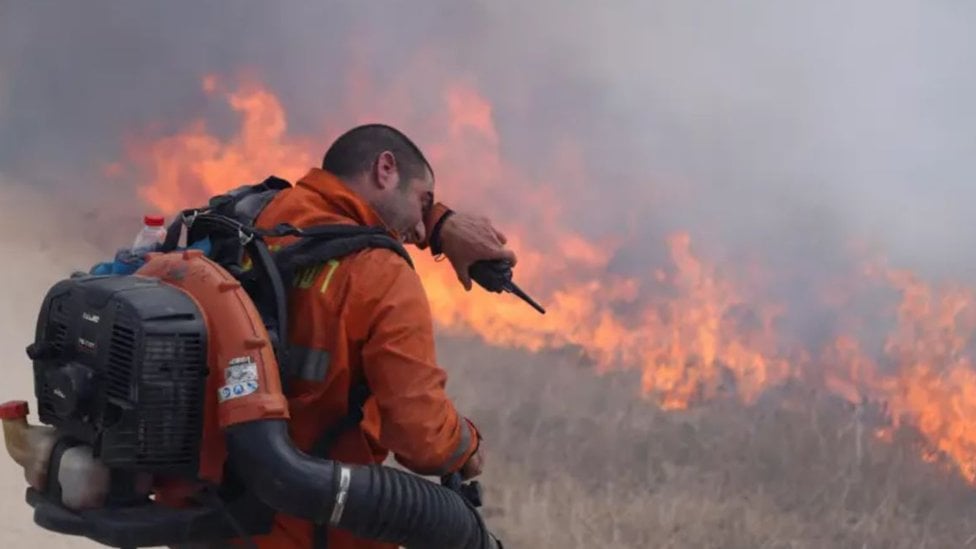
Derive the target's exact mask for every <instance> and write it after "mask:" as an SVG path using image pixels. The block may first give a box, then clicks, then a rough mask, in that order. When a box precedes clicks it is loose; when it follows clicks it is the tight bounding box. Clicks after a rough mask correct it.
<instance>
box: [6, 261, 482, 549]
mask: <svg viewBox="0 0 976 549" xmlns="http://www.w3.org/2000/svg"><path fill="white" fill-rule="evenodd" d="M273 347H274V346H273V345H272V341H271V339H270V338H269V333H268V331H267V329H266V327H265V325H264V324H263V323H262V319H261V316H260V315H259V313H258V311H257V308H256V306H255V305H254V304H253V302H252V301H251V300H250V299H249V296H248V294H247V293H246V292H245V291H244V289H243V288H242V286H241V283H240V282H239V281H238V280H237V279H235V278H234V277H233V276H231V274H229V273H228V271H226V270H225V269H223V268H221V267H220V266H219V265H218V264H216V263H215V262H213V261H211V260H210V259H209V258H208V257H206V256H205V255H204V254H203V253H202V252H200V251H198V250H188V251H179V252H170V253H164V254H160V253H156V254H150V256H149V257H148V259H147V262H146V263H145V265H144V266H143V267H142V268H141V269H140V270H139V271H138V272H137V273H136V274H135V275H124V276H93V275H88V274H78V275H76V276H73V277H71V278H69V279H65V280H62V281H61V282H59V283H57V284H55V285H54V286H53V287H52V288H51V289H50V290H49V292H48V293H47V295H46V297H45V299H44V301H43V304H42V307H41V310H40V314H39V317H38V321H37V330H36V338H35V341H34V343H33V344H31V345H30V346H29V348H28V355H29V356H30V358H31V359H32V360H33V368H34V386H35V396H36V399H37V412H38V417H39V419H40V421H41V422H42V423H43V424H46V425H30V424H28V422H27V420H26V417H27V414H28V406H27V403H26V402H25V401H13V402H8V403H6V404H3V405H0V419H2V421H3V429H4V437H5V442H6V447H7V450H8V453H9V454H10V455H11V457H12V458H13V459H14V460H15V461H17V462H18V463H19V464H20V465H21V466H22V467H23V468H24V471H25V476H26V479H27V481H28V483H29V485H30V486H29V488H28V489H27V501H28V503H29V504H30V505H32V506H33V507H34V521H35V522H36V523H37V524H38V525H40V526H42V527H43V528H46V529H48V530H53V531H56V532H61V533H64V534H70V535H78V536H84V537H87V538H90V539H92V540H94V541H97V542H100V543H102V544H105V545H108V546H112V547H122V548H127V547H149V546H160V545H162V546H166V545H178V544H181V543H192V542H206V541H216V540H222V539H229V538H238V539H239V538H244V539H248V538H250V537H251V536H255V535H260V534H262V533H266V532H269V531H270V529H271V526H272V524H273V518H274V516H275V514H276V513H278V512H283V513H288V514H292V515H295V516H300V517H302V518H306V519H308V520H311V521H313V522H315V523H317V524H328V525H329V526H331V527H335V528H341V529H346V530H348V531H350V532H352V533H353V534H355V535H357V536H359V537H362V538H366V539H375V540H381V541H387V542H393V543H399V544H401V545H404V546H406V547H443V548H458V549H462V548H471V549H489V548H492V549H493V548H496V547H499V546H500V544H498V543H497V541H496V540H494V538H493V537H492V536H491V535H490V533H488V530H487V528H486V527H485V525H484V523H483V522H482V520H481V517H480V515H479V514H478V513H477V511H476V510H475V509H474V508H473V507H472V505H471V504H470V502H468V501H466V500H465V499H464V498H462V497H461V496H460V495H459V494H458V492H456V491H452V490H450V489H448V488H445V487H443V486H440V485H437V484H435V483H433V482H430V481H428V480H426V479H423V478H421V477H416V476H413V475H410V474H408V473H405V472H402V471H397V470H394V469H391V468H387V467H383V466H378V465H370V466H359V465H346V464H341V463H338V462H335V461H332V460H328V459H318V458H313V457H311V456H309V455H307V454H305V453H303V452H301V451H299V450H298V449H296V448H295V446H294V444H293V443H292V442H291V440H290V438H289V437H288V429H287V401H286V399H285V397H284V395H283V394H282V392H281V383H280V379H279V377H278V376H279V374H278V368H277V362H276V359H275V354H274V349H273ZM244 404H247V406H244ZM248 410H250V412H249V411H248ZM254 410H257V411H258V412H259V415H254V413H255V412H253V411H254Z"/></svg>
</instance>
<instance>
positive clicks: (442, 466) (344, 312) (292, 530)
mask: <svg viewBox="0 0 976 549" xmlns="http://www.w3.org/2000/svg"><path fill="white" fill-rule="evenodd" d="M432 210H433V211H432V212H430V214H429V215H428V216H427V217H428V219H427V220H425V223H426V225H427V228H428V231H427V234H428V235H429V234H430V228H431V227H433V225H434V224H435V223H436V221H437V220H438V219H439V217H440V216H441V215H443V213H444V212H445V211H446V210H447V209H446V207H444V206H443V205H440V204H438V205H437V206H435V208H432ZM284 222H287V223H290V224H292V225H294V226H296V227H300V228H301V227H309V226H314V225H322V224H327V223H355V224H360V225H373V226H383V223H382V220H381V219H380V217H379V215H378V214H377V213H376V212H375V211H374V210H373V209H372V208H370V207H369V206H368V205H367V204H366V203H365V202H364V201H363V200H362V199H361V198H359V197H358V195H356V194H355V193H354V192H353V191H352V190H350V189H349V188H348V187H346V186H345V185H344V184H343V183H342V182H341V181H340V180H339V179H338V178H337V177H335V176H333V175H332V174H329V173H328V172H325V171H323V170H320V169H312V170H311V171H310V172H309V173H308V174H307V175H306V176H305V177H303V178H302V179H301V180H299V181H298V182H297V183H296V184H295V186H294V187H293V188H292V189H286V190H283V191H281V192H280V193H279V194H278V195H277V196H276V197H275V198H274V200H273V201H272V202H271V203H270V204H269V205H268V206H267V207H266V208H265V210H264V211H263V212H262V213H261V215H260V216H259V218H258V220H257V225H258V226H259V227H261V228H271V227H273V226H275V225H277V224H278V223H284ZM392 234H393V233H392V232H391V235H392ZM394 236H395V235H394ZM292 238H293V237H282V238H280V239H271V240H269V244H270V245H271V246H272V247H274V246H275V245H283V244H286V243H288V242H289V241H290V239H292ZM426 244H427V243H423V244H421V247H422V248H425V247H426ZM289 330H290V332H289V333H290V339H291V354H292V355H293V358H294V355H297V356H298V357H300V358H299V359H298V363H299V364H300V367H299V368H298V371H299V372H300V373H299V377H298V378H297V379H296V378H292V381H291V384H290V387H289V389H288V394H287V396H288V402H289V413H290V416H291V419H290V429H291V436H292V438H293V440H294V441H295V444H296V445H297V446H298V447H299V448H300V449H302V450H303V451H306V452H307V451H309V450H310V448H311V447H312V445H313V443H314V442H315V441H316V439H317V438H318V437H319V435H321V434H322V433H323V432H324V431H325V430H326V429H327V428H328V427H329V426H331V425H333V424H334V423H335V422H337V421H338V420H339V419H340V418H341V417H342V416H343V415H345V414H346V412H347V406H348V403H347V400H348V396H349V389H350V386H351V384H352V383H353V382H355V381H365V382H366V383H367V385H368V386H369V388H370V390H371V393H372V396H371V397H370V398H369V400H367V403H366V406H365V407H364V419H363V421H362V422H361V423H360V425H359V427H358V428H353V429H349V430H348V431H347V432H346V433H345V434H344V435H343V436H341V437H340V438H339V439H338V441H337V442H336V445H335V446H334V449H333V451H332V453H331V455H330V457H331V458H333V459H337V460H340V461H343V462H348V463H358V464H369V463H382V462H383V461H384V460H385V459H386V458H387V456H388V454H389V453H391V452H392V454H393V455H394V457H395V458H396V460H397V461H398V462H399V463H400V464H402V465H403V466H405V467H407V468H408V469H410V470H412V471H414V472H416V473H419V474H422V475H443V474H447V473H451V472H455V471H457V470H458V469H460V468H461V466H462V465H463V464H464V463H465V462H466V461H467V460H468V459H469V458H470V457H471V455H472V454H473V453H474V452H475V451H476V449H477V447H478V441H479V438H480V437H479V434H478V431H477V430H476V428H475V426H474V425H473V424H472V423H471V422H470V421H468V420H467V419H465V418H464V417H462V416H461V415H460V414H459V413H458V412H457V410H456V409H455V407H454V405H453V404H452V402H451V400H450V399H449V398H448V397H447V395H446V394H445V390H444V386H445V382H446V377H447V376H446V373H445V372H444V370H443V369H441V368H440V367H439V366H438V365H437V362H436V357H435V349H434V334H433V322H432V317H431V311H430V306H429V304H428V302H427V296H426V293H425V291H424V288H423V286H422V285H421V281H420V278H419V276H418V275H417V273H416V272H415V271H414V270H413V269H411V267H410V266H409V265H408V264H407V262H406V261H404V259H403V258H402V257H400V256H398V255H397V254H396V253H395V252H393V251H391V250H386V249H367V250H364V251H361V252H357V253H355V254H352V255H350V256H347V257H345V258H341V259H339V260H335V261H331V262H329V263H328V264H325V265H321V266H318V267H316V268H314V269H312V270H310V271H308V272H304V273H299V275H298V276H296V277H295V283H294V287H293V288H292V289H291V290H290V301H289ZM294 362H295V361H294V360H293V363H294ZM255 541H256V542H257V543H258V546H259V547H260V548H261V549H284V548H290V549H296V548H298V549H301V548H310V547H312V524H311V523H310V522H308V521H305V520H302V519H299V518H296V517H291V516H284V515H279V516H278V517H277V518H276V521H275V525H274V529H273V531H272V532H271V533H270V534H269V535H267V536H262V537H260V538H256V539H255ZM328 546H329V549H351V548H357V549H359V548H361V549H367V548H369V549H386V548H390V549H394V548H395V547H396V546H395V545H389V544H383V543H376V542H370V541H367V540H360V539H357V538H354V537H353V536H352V535H350V534H348V533H346V532H343V531H338V530H331V531H330V532H329V544H328Z"/></svg>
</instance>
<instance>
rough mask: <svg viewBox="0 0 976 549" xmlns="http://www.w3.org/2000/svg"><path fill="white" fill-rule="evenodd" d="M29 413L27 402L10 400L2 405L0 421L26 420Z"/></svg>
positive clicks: (0, 407) (0, 406)
mask: <svg viewBox="0 0 976 549" xmlns="http://www.w3.org/2000/svg"><path fill="white" fill-rule="evenodd" d="M29 411H30V408H29V407H28V406H27V401H26V400H10V401H7V402H4V403H3V404H0V419H21V418H25V417H27V414H28V413H29Z"/></svg>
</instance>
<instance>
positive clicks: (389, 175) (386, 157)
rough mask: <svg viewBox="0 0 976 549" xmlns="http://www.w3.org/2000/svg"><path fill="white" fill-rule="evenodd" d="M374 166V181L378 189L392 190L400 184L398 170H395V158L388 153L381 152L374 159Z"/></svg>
mask: <svg viewBox="0 0 976 549" xmlns="http://www.w3.org/2000/svg"><path fill="white" fill-rule="evenodd" d="M373 166H374V168H373V169H374V172H375V173H374V181H375V182H376V186H377V187H379V188H380V189H383V190H386V189H392V188H395V187H396V186H397V185H399V184H400V170H399V169H398V168H397V161H396V157H395V156H394V155H393V153H392V152H390V151H383V152H381V153H380V155H379V156H377V157H376V162H375V163H374V164H373Z"/></svg>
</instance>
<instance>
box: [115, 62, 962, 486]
mask: <svg viewBox="0 0 976 549" xmlns="http://www.w3.org/2000/svg"><path fill="white" fill-rule="evenodd" d="M350 82H351V83H350V84H349V89H350V90H352V91H353V92H355V94H354V96H353V99H352V102H353V103H357V104H358V103H360V102H363V95H364V94H366V93H368V90H369V86H368V85H367V84H368V82H366V80H365V78H364V77H362V76H359V77H358V78H353V79H351V80H350ZM202 86H203V90H204V91H205V92H206V93H208V94H211V95H217V94H222V93H226V96H225V97H226V100H227V102H228V104H229V105H230V107H231V109H233V110H234V111H235V112H236V113H237V114H238V115H239V116H240V119H241V128H240V132H238V133H237V134H235V135H233V136H232V137H230V138H227V139H221V138H219V137H217V136H215V135H214V133H212V132H211V131H210V130H209V129H208V128H207V125H206V124H205V122H204V121H203V120H196V121H193V122H191V123H189V124H188V125H187V126H186V127H184V128H183V130H182V131H180V132H179V133H177V134H175V135H169V136H164V137H162V138H159V139H155V140H153V141H151V142H149V143H148V144H137V145H134V146H132V147H130V150H129V153H130V159H129V161H130V163H134V164H135V165H137V166H140V167H142V168H144V169H147V170H148V171H149V173H150V177H149V184H148V185H146V186H145V187H143V188H142V189H141V195H142V197H143V198H144V199H145V200H146V201H147V202H148V203H149V204H152V205H153V206H155V207H157V208H160V209H162V210H163V211H165V212H167V213H173V212H175V211H177V210H178V209H180V208H183V207H185V206H187V205H193V204H197V203H200V202H202V201H204V200H206V198H207V197H209V196H210V195H212V194H216V193H219V192H222V191H225V190H227V189H229V188H232V187H235V186H238V185H241V184H244V183H247V182H254V181H258V180H260V179H262V178H263V177H265V176H266V175H268V174H270V173H275V174H277V175H280V176H282V177H285V178H288V179H291V180H294V179H295V178H297V177H299V176H300V175H302V173H304V171H305V170H307V168H308V167H309V166H312V165H315V164H316V163H315V162H314V161H313V159H312V157H311V156H310V151H317V150H318V149H317V147H318V148H321V146H322V143H319V144H318V145H317V146H315V145H310V144H308V143H304V142H302V141H300V140H297V139H295V138H293V137H291V136H289V135H288V134H287V123H286V117H285V112H284V109H283V108H282V105H281V104H280V102H279V101H278V99H277V97H276V96H275V95H274V94H272V93H271V92H269V91H268V90H266V89H264V88H263V87H262V86H260V85H257V84H255V83H245V84H244V85H243V86H241V87H240V88H238V89H236V90H232V91H229V92H223V91H222V83H221V81H220V79H219V78H217V77H216V76H207V77H205V78H204V80H203V83H202ZM221 97H224V96H223V95H222V96H221ZM442 99H443V104H444V105H445V111H444V112H443V113H439V114H435V115H434V116H431V117H424V118H423V120H424V121H423V122H422V124H421V125H422V126H423V127H424V128H425V129H426V130H428V132H429V133H431V134H433V135H441V136H443V140H441V141H438V142H435V143H433V144H428V145H426V146H425V147H424V148H425V149H427V150H428V151H429V153H428V155H429V156H430V158H431V160H432V162H433V164H434V166H435V171H436V172H438V180H439V181H463V185H461V186H463V191H464V195H463V196H457V197H452V196H450V193H451V192H452V187H450V186H448V187H447V188H446V189H442V192H441V193H440V194H441V197H442V199H443V200H444V201H445V202H448V203H450V204H453V205H458V204H459V203H460V204H464V205H467V204H502V203H503V201H504V200H508V199H510V197H511V196H513V195H514V194H515V191H513V190H512V188H511V186H513V185H517V196H518V204H519V209H520V210H523V211H531V212H532V219H531V220H528V221H526V220H519V219H514V218H513V216H511V215H510V212H509V211H508V210H503V209H499V210H498V216H499V217H502V218H503V219H504V223H500V224H501V225H503V226H504V227H505V229H506V231H505V232H506V233H507V234H508V236H509V245H510V246H511V247H512V248H513V249H515V250H517V251H518V253H519V266H518V268H517V277H518V278H519V282H520V284H521V285H522V286H523V287H525V288H527V289H529V290H530V293H538V294H539V295H537V297H539V298H540V300H541V301H543V302H544V303H545V304H546V305H547V308H548V311H549V312H548V314H547V315H545V316H539V315H538V314H537V313H536V312H535V311H533V310H532V309H530V308H529V307H527V306H526V305H525V304H524V303H522V302H521V301H518V300H516V299H514V298H500V297H498V296H496V295H489V294H487V293H486V292H483V291H481V290H480V289H476V290H475V291H473V292H471V293H469V294H466V293H465V292H464V290H463V289H462V288H461V286H460V284H458V282H457V281H456V279H455V276H454V273H453V271H452V270H451V269H450V268H449V267H448V266H446V265H434V260H433V259H431V258H430V257H429V256H428V255H427V254H417V255H418V257H417V258H416V260H417V263H418V270H419V271H420V272H421V274H422V276H423V281H424V285H425V288H426V289H427V292H428V297H429V301H430V304H431V308H432V312H433V315H434V318H435V319H436V321H437V322H438V324H439V325H440V326H441V327H443V328H445V329H448V330H465V331H472V332H474V333H476V334H478V335H480V336H481V337H482V338H483V339H484V340H485V341H486V342H488V343H491V344H495V345H505V346H517V347H520V348H524V349H527V350H530V351H538V350H541V349H545V348H554V347H563V346H576V347H579V348H580V349H582V350H583V351H584V352H585V353H586V354H587V356H588V357H590V358H591V359H592V360H593V361H594V362H595V363H596V365H597V367H598V369H599V370H600V371H605V370H608V369H611V368H614V367H619V366H625V367H636V368H640V369H641V371H642V390H643V393H644V394H645V395H648V396H652V397H654V398H656V399H657V400H658V402H659V404H660V406H662V407H663V408H665V409H682V408H687V407H688V406H691V405H692V404H694V403H695V402H697V401H702V400H707V399H710V398H716V397H719V396H721V395H731V396H733V397H735V398H737V399H739V400H741V401H742V402H746V403H750V402H753V401H755V399H756V398H757V397H758V396H759V395H761V394H762V392H763V391H764V390H766V389H768V388H770V387H773V386H776V385H778V384H780V383H783V382H784V381H787V380H788V379H790V378H793V377H797V376H800V375H801V374H800V371H799V370H801V369H802V367H803V366H804V362H805V361H807V360H809V359H808V358H803V357H809V356H811V355H816V356H819V357H820V360H821V363H822V364H823V365H824V368H823V372H824V376H823V383H824V386H825V387H826V388H827V389H828V390H830V391H832V392H834V393H836V394H838V395H840V396H842V397H843V398H846V399H848V400H850V401H852V402H861V401H863V400H865V399H869V400H875V401H880V402H885V403H886V404H887V409H888V410H889V411H890V412H891V421H892V423H893V424H894V425H895V426H897V425H899V424H900V423H901V422H908V423H909V424H911V425H913V426H914V427H915V428H917V429H918V431H919V432H920V433H921V434H922V435H923V436H924V437H925V438H926V439H927V440H928V441H929V443H930V448H929V449H927V450H925V451H924V452H923V457H925V458H926V459H934V456H935V455H936V454H935V453H933V452H941V453H943V454H945V455H947V456H949V457H950V458H951V460H952V461H953V462H954V463H955V464H956V466H957V467H958V468H959V470H960V471H961V473H962V474H963V475H964V476H965V477H966V478H967V479H969V480H970V481H974V482H976V461H974V456H976V428H974V427H972V426H973V425H976V423H974V420H976V373H974V372H973V370H972V364H971V362H970V359H969V357H968V355H967V354H966V350H967V349H966V346H967V344H968V343H969V341H970V338H971V337H972V335H973V331H974V329H976V309H974V308H973V307H972V306H971V305H970V304H971V303H972V297H973V296H972V295H971V293H970V292H968V291H965V290H962V289H949V290H945V291H941V292H934V291H933V290H931V289H930V288H928V287H926V286H925V285H924V284H922V283H921V282H920V281H918V280H917V279H915V278H913V277H912V276H911V275H909V274H908V273H903V272H896V271H892V270H888V269H883V268H878V267H875V268H873V269H872V270H871V271H869V273H868V274H869V277H868V278H870V279H871V280H873V281H874V282H875V283H876V282H883V283H884V284H886V285H889V286H891V287H892V288H894V289H896V290H897V291H898V292H900V294H901V296H902V299H901V304H900V306H899V308H898V310H897V314H896V326H895V328H894V330H893V331H892V332H891V333H890V334H889V335H888V337H887V339H886V342H885V345H884V348H883V350H882V352H881V355H882V356H881V359H880V361H877V360H874V359H872V358H871V354H870V353H866V352H864V350H863V349H862V344H861V342H860V340H859V339H858V338H857V337H855V336H853V335H842V336H840V337H838V338H836V340H835V341H834V343H833V345H831V346H830V347H829V348H828V349H826V350H824V351H823V352H821V353H809V352H807V351H806V350H804V349H785V348H783V342H782V338H781V337H780V336H779V335H778V334H777V333H776V329H775V323H776V321H777V319H778V318H779V317H780V316H781V315H782V314H783V313H784V308H783V307H782V306H780V305H778V304H770V303H768V302H767V301H766V300H763V299H761V298H760V297H761V296H760V295H758V294H757V293H756V292H750V291H747V289H746V288H747V285H744V284H734V283H733V282H732V281H731V280H730V279H728V278H727V277H724V276H722V275H720V273H719V272H718V270H717V269H716V268H714V267H713V266H710V265H708V264H707V263H705V262H703V261H702V260H701V259H700V258H698V257H697V256H696V255H695V254H694V253H693V252H692V242H691V238H690V236H689V235H688V234H684V233H679V234H675V235H672V236H670V237H669V238H668V240H667V245H668V248H669V250H670V264H669V265H667V266H665V267H661V268H658V269H654V270H649V271H648V272H646V273H645V274H644V276H636V277H635V276H630V277H627V276H621V275H615V274H611V273H610V271H609V266H610V264H611V261H612V260H613V258H614V255H615V254H616V252H617V251H618V249H619V246H620V242H614V241H608V242H594V241H591V240H589V239H587V238H585V237H583V236H582V235H580V234H578V233H576V232H574V231H572V230H569V229H568V228H567V223H564V222H563V221H562V219H563V212H562V210H561V206H560V204H561V203H562V202H561V201H560V200H559V194H558V193H559V192H566V190H567V189H569V188H572V186H573V185H577V184H583V183H584V181H583V180H582V179H581V178H582V177H583V176H582V175H580V174H582V172H583V170H582V169H581V166H580V161H579V155H578V154H576V153H574V150H575V149H574V147H573V146H572V144H571V143H568V144H563V145H562V146H560V147H559V148H558V150H557V153H556V154H557V155H559V157H560V159H561V160H562V162H560V164H561V165H563V166H569V168H568V169H567V170H566V171H565V173H563V172H560V173H559V177H560V185H559V186H556V185H546V184H544V183H545V182H541V183H543V184H534V185H526V184H524V182H525V181H527V180H528V178H526V177H525V176H524V175H522V174H520V173H518V172H517V171H516V170H515V169H514V168H512V167H511V166H508V165H506V164H505V163H504V162H503V161H502V157H501V154H500V152H499V148H500V141H501V140H500V137H499V134H498V131H497V129H496V128H495V125H494V120H493V111H492V105H491V103H490V102H489V101H487V100H486V99H485V98H484V97H482V96H481V95H480V94H479V93H478V92H477V90H476V89H475V88H474V87H472V86H470V85H467V84H463V83H454V84H451V85H449V86H447V87H446V89H445V91H444V93H443V94H442ZM382 103H383V102H382V101H380V102H377V103H376V104H382ZM357 112H361V113H364V112H367V111H366V110H364V109H360V110H358V111H357ZM328 133H334V132H328ZM120 165H121V164H120V163H111V164H108V165H107V166H106V173H112V174H117V173H118V172H119V171H120V168H119V166H120ZM574 177H575V178H579V179H578V180H574V179H573V178H574ZM535 183H539V182H535ZM556 189H559V191H558V192H557V190H556ZM458 192H460V191H458ZM445 195H446V196H445ZM462 208H463V206H462ZM493 217H494V214H493ZM541 249H546V250H547V251H546V252H545V253H543V252H540V251H537V250H541ZM753 285H755V284H753ZM536 289H539V292H536ZM831 299H833V300H836V303H835V306H836V307H838V308H842V307H843V299H840V298H838V297H837V296H832V297H831ZM635 311H636V312H635ZM869 324H870V323H869ZM791 357H794V360H793V361H791ZM795 357H801V358H800V359H796V358H795ZM874 432H875V435H876V436H877V437H878V438H880V439H882V440H890V439H891V436H892V430H891V428H889V427H887V426H883V427H880V428H877V429H875V430H874Z"/></svg>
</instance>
